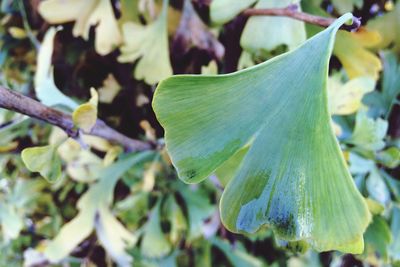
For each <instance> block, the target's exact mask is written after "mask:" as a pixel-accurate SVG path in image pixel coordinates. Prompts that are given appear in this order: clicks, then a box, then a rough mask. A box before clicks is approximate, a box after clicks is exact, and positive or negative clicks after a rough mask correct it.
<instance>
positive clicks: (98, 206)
mask: <svg viewBox="0 0 400 267" xmlns="http://www.w3.org/2000/svg"><path fill="white" fill-rule="evenodd" d="M149 155H152V153H149V152H143V153H140V154H133V155H130V156H127V157H126V158H124V159H122V160H120V161H118V162H116V163H114V164H112V165H110V166H109V167H107V168H106V169H104V170H103V171H102V172H101V177H100V178H99V182H97V183H95V184H92V185H91V186H90V188H89V189H88V191H86V192H85V194H83V195H82V197H81V198H80V199H79V201H78V205H77V207H78V209H79V213H78V215H77V216H76V217H74V218H73V219H72V220H71V221H69V222H68V223H66V224H64V225H63V227H62V228H61V229H60V231H59V232H58V234H57V236H56V237H55V238H54V239H53V240H51V241H50V242H49V243H48V245H47V246H46V248H45V250H44V255H45V256H46V258H47V259H48V260H49V261H50V262H51V263H58V262H60V261H61V260H62V259H64V258H65V257H67V256H68V255H69V254H70V253H71V252H72V250H73V249H74V248H75V247H76V246H78V245H79V243H81V242H82V241H83V240H85V238H86V237H88V236H89V235H90V234H91V233H92V232H93V229H94V228H95V221H96V220H95V219H96V214H98V212H100V211H101V212H103V216H106V217H107V216H108V215H109V213H108V211H105V209H109V206H110V204H111V202H112V200H113V193H114V187H115V185H116V183H117V181H118V180H119V178H120V177H121V176H122V175H123V174H124V173H125V172H126V171H127V170H128V169H130V168H131V167H132V165H134V164H136V163H138V162H141V161H143V160H144V159H148V157H149ZM102 219H103V220H104V219H105V221H102V222H97V223H100V224H101V225H99V224H97V227H100V228H101V230H103V228H102V227H105V226H106V225H109V224H110V221H109V218H108V219H107V218H104V217H103V218H102ZM111 224H112V225H113V226H115V221H114V222H111ZM121 227H122V225H119V226H117V229H118V230H117V232H118V236H120V235H121V234H122V233H127V230H122V229H121ZM114 230H115V229H113V230H112V231H114ZM108 231H110V229H107V233H105V232H101V233H100V235H101V239H102V242H103V241H104V240H105V239H106V238H111V237H109V236H108ZM124 238H126V239H125V240H126V241H129V242H134V241H135V237H132V236H125V237H124ZM114 241H115V240H114ZM117 242H118V244H119V245H120V243H119V241H117ZM129 242H128V243H129ZM105 248H106V249H108V247H107V246H106V247H105ZM125 248H126V247H124V249H125ZM114 252H115V253H116V252H119V253H120V252H121V251H120V250H118V251H113V250H112V251H110V255H112V256H114V255H121V254H114ZM124 259H125V258H124ZM115 260H118V259H117V258H116V259H115Z"/></svg>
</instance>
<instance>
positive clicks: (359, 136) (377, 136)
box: [349, 110, 388, 151]
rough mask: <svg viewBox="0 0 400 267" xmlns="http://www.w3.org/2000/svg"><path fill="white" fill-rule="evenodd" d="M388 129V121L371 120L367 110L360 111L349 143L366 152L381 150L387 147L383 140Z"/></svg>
mask: <svg viewBox="0 0 400 267" xmlns="http://www.w3.org/2000/svg"><path fill="white" fill-rule="evenodd" d="M387 129H388V122H387V121H385V120H383V119H381V118H378V119H376V120H374V119H372V118H369V117H368V115H367V112H366V111H365V110H360V111H359V112H358V113H357V116H356V125H355V127H354V131H353V134H352V136H351V138H350V140H349V142H350V143H352V144H354V145H356V146H358V147H360V148H363V149H366V150H372V151H375V150H380V149H382V148H383V147H384V146H385V142H384V141H383V138H384V137H385V136H386V132H387Z"/></svg>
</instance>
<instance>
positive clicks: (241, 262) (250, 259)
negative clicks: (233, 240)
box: [212, 238, 265, 267]
mask: <svg viewBox="0 0 400 267" xmlns="http://www.w3.org/2000/svg"><path fill="white" fill-rule="evenodd" d="M212 243H213V244H214V245H215V246H216V247H218V248H219V249H220V250H222V251H223V252H224V254H225V255H226V257H227V258H228V259H229V261H230V262H231V263H232V266H234V267H262V266H265V264H264V263H263V262H262V261H260V260H259V259H257V258H256V257H254V256H252V255H250V254H248V253H247V252H246V251H245V250H244V248H243V246H242V245H241V244H240V243H237V244H235V245H236V246H235V248H234V247H233V246H232V245H230V244H229V243H228V241H225V240H222V239H219V238H214V239H212Z"/></svg>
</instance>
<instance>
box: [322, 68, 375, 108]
mask: <svg viewBox="0 0 400 267" xmlns="http://www.w3.org/2000/svg"><path fill="white" fill-rule="evenodd" d="M340 79H341V77H340V76H339V75H335V76H332V77H329V79H328V104H329V110H330V112H331V114H336V115H348V114H352V113H354V112H356V111H357V110H358V109H359V108H360V107H361V99H362V98H363V96H364V95H365V94H366V93H368V92H371V91H373V90H374V88H375V80H374V79H373V78H371V77H368V76H364V77H357V78H355V79H352V80H350V81H348V82H346V83H345V84H343V83H342V82H341V80H340Z"/></svg>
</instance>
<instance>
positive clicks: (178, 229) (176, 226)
mask: <svg viewBox="0 0 400 267" xmlns="http://www.w3.org/2000/svg"><path fill="white" fill-rule="evenodd" d="M166 206H167V214H168V219H169V221H170V223H171V231H170V240H171V242H172V243H174V244H177V243H178V241H179V240H180V238H181V237H182V236H183V233H184V232H185V230H186V229H187V223H186V219H185V216H184V215H183V212H182V209H181V208H180V207H179V205H178V203H176V200H175V197H174V196H173V195H170V196H169V197H168V199H167V202H166Z"/></svg>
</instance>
